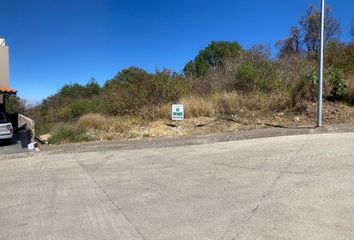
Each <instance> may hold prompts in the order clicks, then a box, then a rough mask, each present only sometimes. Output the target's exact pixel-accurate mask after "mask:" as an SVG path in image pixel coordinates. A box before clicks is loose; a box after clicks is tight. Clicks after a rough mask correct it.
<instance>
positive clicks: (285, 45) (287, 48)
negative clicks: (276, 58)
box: [276, 27, 301, 57]
mask: <svg viewBox="0 0 354 240" xmlns="http://www.w3.org/2000/svg"><path fill="white" fill-rule="evenodd" d="M276 47H277V48H278V49H279V54H280V57H282V56H285V55H286V54H289V53H299V52H300V49H301V36H300V29H299V28H297V27H291V30H290V36H289V37H288V38H286V39H284V40H280V41H278V42H277V43H276Z"/></svg>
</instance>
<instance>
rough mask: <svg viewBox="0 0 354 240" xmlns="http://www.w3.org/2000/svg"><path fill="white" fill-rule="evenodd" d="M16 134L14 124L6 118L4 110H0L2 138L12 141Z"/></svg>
mask: <svg viewBox="0 0 354 240" xmlns="http://www.w3.org/2000/svg"><path fill="white" fill-rule="evenodd" d="M13 134H14V128H13V126H12V124H11V123H10V122H9V121H8V120H7V119H6V116H5V114H4V113H3V112H0V140H5V141H7V142H8V143H11V141H12V137H13Z"/></svg>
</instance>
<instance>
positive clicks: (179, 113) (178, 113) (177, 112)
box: [172, 104, 184, 121]
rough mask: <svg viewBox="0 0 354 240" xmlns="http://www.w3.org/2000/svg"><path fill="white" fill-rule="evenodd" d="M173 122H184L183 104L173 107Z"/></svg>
mask: <svg viewBox="0 0 354 240" xmlns="http://www.w3.org/2000/svg"><path fill="white" fill-rule="evenodd" d="M172 120H173V121H183V120H184V107H183V105H182V104H173V105H172Z"/></svg>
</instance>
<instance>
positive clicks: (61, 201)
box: [0, 133, 354, 240]
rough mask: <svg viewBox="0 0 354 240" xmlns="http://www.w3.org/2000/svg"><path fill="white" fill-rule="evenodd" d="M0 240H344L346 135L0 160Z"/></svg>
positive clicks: (353, 207)
mask: <svg viewBox="0 0 354 240" xmlns="http://www.w3.org/2000/svg"><path fill="white" fill-rule="evenodd" d="M14 156H15V155H14ZM0 239H11V240H12V239H115V240H116V239H151V240H158V239H176V240H177V239H178V240H179V239H198V240H199V239H230V240H231V239H247V240H249V239H251V240H255V239H272V240H273V239H321V240H322V239H337V240H338V239H354V133H337V134H321V135H300V136H288V137H273V138H263V139H253V140H245V141H236V142H224V143H211V144H204V145H194V146H179V147H176V148H173V147H159V148H145V149H135V150H134V149H130V150H119V151H117V150H110V151H98V152H84V153H53V152H45V153H40V154H37V155H32V156H30V157H26V158H15V157H13V158H7V159H5V160H1V161H0Z"/></svg>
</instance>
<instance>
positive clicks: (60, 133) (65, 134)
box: [49, 126, 94, 144]
mask: <svg viewBox="0 0 354 240" xmlns="http://www.w3.org/2000/svg"><path fill="white" fill-rule="evenodd" d="M92 140H94V137H93V136H91V135H89V134H88V133H87V132H86V131H84V130H83V129H80V128H74V127H69V126H59V127H58V128H57V129H56V130H55V131H54V132H53V133H52V136H51V137H50V139H49V143H50V144H63V143H72V142H87V141H92Z"/></svg>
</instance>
